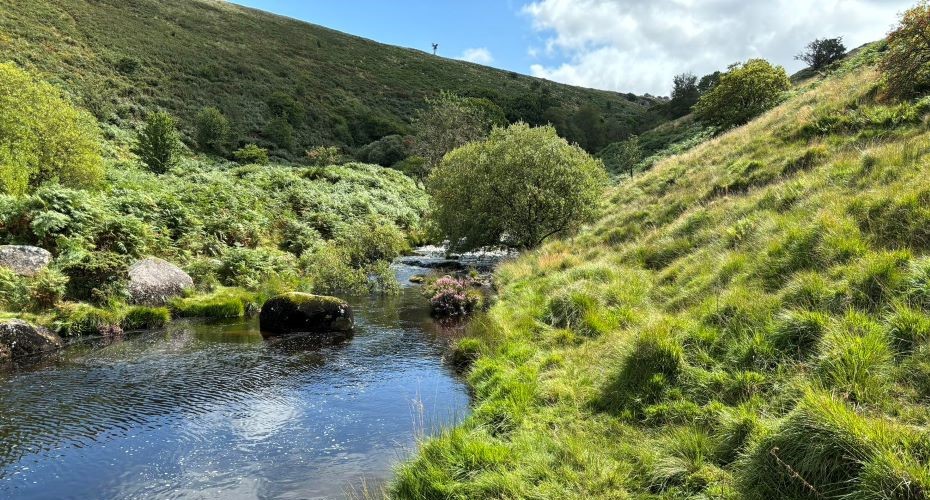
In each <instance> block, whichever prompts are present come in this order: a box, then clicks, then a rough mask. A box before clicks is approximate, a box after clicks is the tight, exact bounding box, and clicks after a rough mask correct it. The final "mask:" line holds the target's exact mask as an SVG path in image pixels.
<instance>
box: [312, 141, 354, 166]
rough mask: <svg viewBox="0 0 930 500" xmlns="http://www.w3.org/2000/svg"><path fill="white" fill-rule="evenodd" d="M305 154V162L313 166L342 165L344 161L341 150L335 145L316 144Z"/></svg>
mask: <svg viewBox="0 0 930 500" xmlns="http://www.w3.org/2000/svg"><path fill="white" fill-rule="evenodd" d="M306 156H307V162H308V163H309V164H310V165H311V166H314V167H326V166H329V165H342V164H343V163H344V162H345V157H343V156H342V151H341V150H340V149H339V148H338V147H336V146H317V147H315V148H313V149H309V150H307V153H306Z"/></svg>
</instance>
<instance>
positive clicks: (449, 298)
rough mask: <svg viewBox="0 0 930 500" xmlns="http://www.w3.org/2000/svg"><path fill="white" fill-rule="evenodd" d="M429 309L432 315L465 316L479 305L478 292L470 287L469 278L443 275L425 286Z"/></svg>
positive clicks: (480, 297)
mask: <svg viewBox="0 0 930 500" xmlns="http://www.w3.org/2000/svg"><path fill="white" fill-rule="evenodd" d="M426 293H427V294H428V295H429V296H430V299H429V303H430V309H431V310H432V313H433V315H434V316H437V317H440V318H449V317H453V316H465V315H467V314H470V313H471V312H472V311H474V310H476V309H477V308H479V307H480V306H481V302H482V296H481V294H480V292H478V291H477V290H474V289H472V284H471V282H470V280H468V279H464V278H453V277H452V276H443V277H441V278H439V279H438V280H436V281H435V282H434V283H432V284H431V285H429V286H427V287H426Z"/></svg>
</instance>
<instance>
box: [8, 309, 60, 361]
mask: <svg viewBox="0 0 930 500" xmlns="http://www.w3.org/2000/svg"><path fill="white" fill-rule="evenodd" d="M62 345H63V342H62V341H61V337H59V336H58V335H56V334H54V333H52V332H50V331H49V330H47V329H45V328H42V327H41V326H36V325H33V324H31V323H27V322H25V321H22V320H18V319H10V320H5V321H0V361H8V360H10V359H19V358H23V357H28V356H34V355H37V354H46V353H49V352H53V351H56V350H58V349H61V347H62Z"/></svg>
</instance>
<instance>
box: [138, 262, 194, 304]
mask: <svg viewBox="0 0 930 500" xmlns="http://www.w3.org/2000/svg"><path fill="white" fill-rule="evenodd" d="M193 286H194V280H193V279H191V277H190V275H188V274H187V273H185V272H184V271H183V270H182V269H181V268H179V267H178V266H175V265H174V264H172V263H170V262H168V261H166V260H162V259H159V258H157V257H149V258H147V259H142V260H140V261H137V262H135V263H134V264H133V265H132V266H130V267H129V298H130V300H131V301H132V302H133V303H135V304H142V305H147V306H161V305H164V304H165V303H167V302H168V300H169V299H171V298H173V297H177V296H180V295H182V294H183V293H184V290H186V289H188V288H191V287H193Z"/></svg>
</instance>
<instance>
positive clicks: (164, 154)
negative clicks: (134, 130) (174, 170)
mask: <svg viewBox="0 0 930 500" xmlns="http://www.w3.org/2000/svg"><path fill="white" fill-rule="evenodd" d="M134 152H135V153H136V154H137V155H139V158H140V159H141V160H142V163H144V164H145V165H146V166H147V167H148V168H149V170H151V171H152V172H155V173H156V174H163V173H165V172H167V171H168V170H170V169H171V167H173V166H175V165H176V164H177V162H178V159H179V157H180V153H181V137H180V135H179V134H178V129H177V127H176V126H175V124H174V118H172V117H171V115H169V114H168V113H166V112H164V111H158V112H155V113H152V114H150V115H149V117H148V119H147V120H146V121H145V128H143V129H142V132H140V133H139V137H138V138H137V140H136V146H135V148H134Z"/></svg>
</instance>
